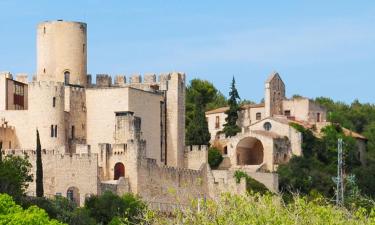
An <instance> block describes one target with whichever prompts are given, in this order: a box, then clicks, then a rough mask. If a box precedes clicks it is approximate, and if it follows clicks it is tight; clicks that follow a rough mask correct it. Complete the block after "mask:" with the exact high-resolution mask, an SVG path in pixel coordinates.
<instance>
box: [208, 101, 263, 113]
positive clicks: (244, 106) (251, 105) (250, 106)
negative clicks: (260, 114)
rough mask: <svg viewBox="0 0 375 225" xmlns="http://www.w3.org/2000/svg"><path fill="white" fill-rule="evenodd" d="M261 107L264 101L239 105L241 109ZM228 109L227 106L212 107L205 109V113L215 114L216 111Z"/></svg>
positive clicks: (222, 111)
mask: <svg viewBox="0 0 375 225" xmlns="http://www.w3.org/2000/svg"><path fill="white" fill-rule="evenodd" d="M261 107H264V103H260V104H245V105H242V106H241V110H244V109H250V108H261ZM228 109H229V107H228V106H225V107H220V108H217V109H213V110H210V111H207V112H206V115H209V114H216V113H224V112H225V111H227V110H228Z"/></svg>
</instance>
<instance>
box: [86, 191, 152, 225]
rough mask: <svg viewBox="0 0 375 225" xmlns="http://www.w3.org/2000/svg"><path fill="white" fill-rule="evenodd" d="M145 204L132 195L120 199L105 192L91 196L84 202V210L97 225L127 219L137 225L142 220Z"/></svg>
mask: <svg viewBox="0 0 375 225" xmlns="http://www.w3.org/2000/svg"><path fill="white" fill-rule="evenodd" d="M145 207H146V206H145V204H144V203H143V202H142V201H141V200H140V199H138V198H137V197H136V196H134V195H132V194H125V195H124V196H122V197H120V196H118V195H115V194H113V193H112V192H105V193H104V194H103V195H101V196H92V197H90V198H88V199H87V200H86V202H85V208H86V209H88V210H89V214H90V216H91V217H92V218H94V219H95V220H96V222H97V223H99V224H109V223H110V222H111V221H112V220H113V219H114V218H116V217H120V218H127V219H128V220H129V221H130V222H131V223H135V224H137V222H138V221H139V219H140V218H142V213H143V210H144V209H145Z"/></svg>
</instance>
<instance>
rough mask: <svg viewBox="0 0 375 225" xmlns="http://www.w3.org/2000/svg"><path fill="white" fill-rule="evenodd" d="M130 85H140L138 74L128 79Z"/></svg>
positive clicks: (140, 79)
mask: <svg viewBox="0 0 375 225" xmlns="http://www.w3.org/2000/svg"><path fill="white" fill-rule="evenodd" d="M130 83H131V84H139V83H142V77H141V75H139V74H134V75H133V76H131V77H130Z"/></svg>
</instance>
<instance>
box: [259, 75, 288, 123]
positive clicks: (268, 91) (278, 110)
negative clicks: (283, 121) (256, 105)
mask: <svg viewBox="0 0 375 225" xmlns="http://www.w3.org/2000/svg"><path fill="white" fill-rule="evenodd" d="M284 99H285V84H284V82H283V80H282V79H281V77H280V75H279V74H278V73H277V72H273V73H272V74H271V75H270V76H269V78H268V79H267V81H266V84H265V99H264V103H265V114H266V115H265V116H266V117H270V116H273V115H282V114H283V100H284Z"/></svg>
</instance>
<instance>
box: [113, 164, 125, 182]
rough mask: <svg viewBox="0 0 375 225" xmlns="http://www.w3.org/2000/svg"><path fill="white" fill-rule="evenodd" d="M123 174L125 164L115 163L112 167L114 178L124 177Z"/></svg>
mask: <svg viewBox="0 0 375 225" xmlns="http://www.w3.org/2000/svg"><path fill="white" fill-rule="evenodd" d="M124 176H125V166H124V164H122V163H120V162H118V163H116V164H115V168H114V178H113V179H114V180H118V179H120V177H124Z"/></svg>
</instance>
